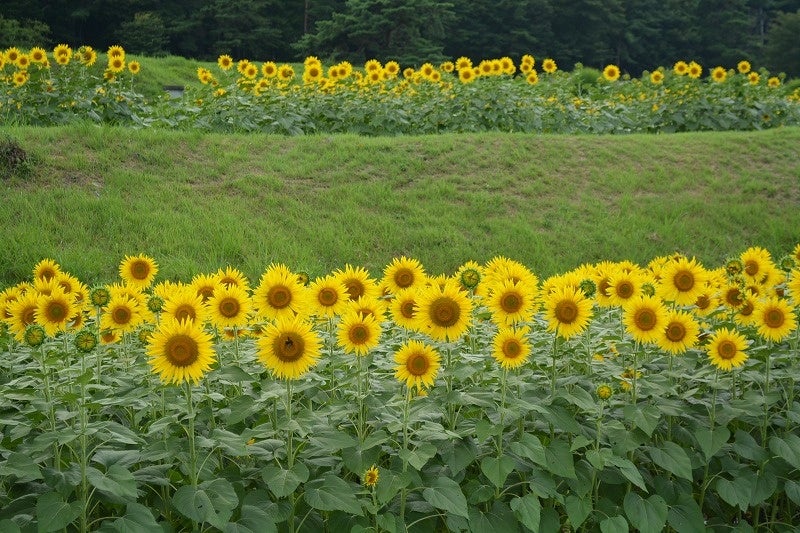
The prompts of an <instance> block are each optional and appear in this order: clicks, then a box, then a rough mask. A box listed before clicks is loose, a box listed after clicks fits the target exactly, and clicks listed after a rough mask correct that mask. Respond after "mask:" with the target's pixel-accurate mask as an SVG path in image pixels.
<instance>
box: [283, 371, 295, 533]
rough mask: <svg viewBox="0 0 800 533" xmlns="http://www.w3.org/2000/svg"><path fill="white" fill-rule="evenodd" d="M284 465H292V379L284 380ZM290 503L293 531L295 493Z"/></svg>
mask: <svg viewBox="0 0 800 533" xmlns="http://www.w3.org/2000/svg"><path fill="white" fill-rule="evenodd" d="M286 422H287V423H286V465H287V469H288V470H291V469H292V467H294V428H293V426H292V380H291V379H287V380H286ZM289 499H290V501H291V504H292V512H291V513H289V531H290V532H291V533H294V531H295V523H294V510H295V504H296V503H297V502H296V499H295V494H294V493H292V494H291V496H290V498H289Z"/></svg>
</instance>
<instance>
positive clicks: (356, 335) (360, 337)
mask: <svg viewBox="0 0 800 533" xmlns="http://www.w3.org/2000/svg"><path fill="white" fill-rule="evenodd" d="M348 333H349V338H350V342H352V343H353V344H364V343H365V342H367V341H368V340H369V329H368V328H367V327H366V326H365V325H363V324H356V325H354V326H353V327H351V328H350V331H349V332H348Z"/></svg>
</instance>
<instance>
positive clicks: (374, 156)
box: [0, 125, 800, 285]
mask: <svg viewBox="0 0 800 533" xmlns="http://www.w3.org/2000/svg"><path fill="white" fill-rule="evenodd" d="M3 135H6V136H9V137H10V138H13V139H15V140H16V141H18V143H19V145H20V146H21V147H23V148H24V149H25V150H26V152H27V153H28V154H29V155H30V156H31V161H32V162H31V163H30V164H29V171H28V172H27V173H22V172H18V173H16V174H15V175H13V176H11V177H10V178H7V179H5V180H3V181H1V182H0V191H2V194H1V195H0V196H2V208H1V209H0V235H1V237H2V238H1V239H0V241H2V244H3V253H2V254H0V285H10V284H14V283H17V282H19V281H21V280H23V279H28V278H29V277H30V273H31V269H32V267H33V265H34V264H35V263H36V262H38V261H39V260H40V259H42V258H45V257H49V258H53V259H54V260H56V261H57V262H58V263H59V264H61V265H62V267H63V268H64V270H66V271H68V272H70V273H72V274H74V275H76V276H78V277H79V278H80V279H82V280H84V281H85V282H87V283H92V282H107V281H111V280H113V279H115V277H116V268H117V265H118V264H119V261H120V260H121V259H122V258H123V257H124V256H125V255H126V254H135V253H147V254H150V255H151V256H153V257H154V258H155V259H156V260H157V261H158V263H159V266H160V269H161V273H160V275H159V278H161V279H181V280H188V279H190V278H191V277H192V276H193V275H194V274H196V273H200V272H211V271H215V270H216V269H217V268H219V267H224V266H227V265H232V266H235V267H237V268H240V269H242V270H243V271H244V273H245V274H246V275H248V276H249V277H250V278H251V279H258V277H259V276H260V275H261V273H262V272H263V271H264V269H265V268H266V266H267V265H269V264H270V263H271V262H282V263H285V264H287V265H288V266H290V267H291V268H292V269H295V270H305V271H307V272H308V273H309V274H311V275H312V277H313V276H316V275H320V274H324V273H327V272H329V271H330V270H333V269H335V268H340V267H343V266H344V265H345V264H346V263H351V264H356V265H361V266H364V267H366V268H368V269H369V270H371V271H372V272H374V273H376V274H378V273H380V272H381V270H382V269H383V267H384V266H385V265H386V264H387V263H388V262H390V261H391V259H392V258H393V257H395V256H399V255H407V256H413V257H415V258H417V259H419V260H420V261H422V263H423V264H424V265H425V267H426V268H427V270H428V271H429V272H432V273H441V272H444V273H450V272H452V271H453V270H455V269H456V268H457V267H458V266H459V265H461V264H462V263H463V262H465V261H467V260H470V259H473V260H477V261H486V260H488V259H490V258H492V257H494V256H496V255H504V256H507V257H510V258H513V259H516V260H519V261H521V262H523V263H525V264H526V265H528V266H529V267H530V268H532V269H533V270H534V271H535V272H536V273H537V274H540V275H544V276H546V275H550V274H554V273H559V272H563V271H565V270H567V269H570V268H573V267H575V266H578V265H579V264H581V263H584V262H595V261H599V260H606V259H608V260H621V259H630V260H633V261H636V262H640V263H646V262H647V261H649V260H650V259H652V258H653V257H655V256H657V255H663V254H670V253H672V252H674V251H680V252H683V253H685V254H687V255H691V256H696V257H697V258H698V259H700V260H701V261H703V262H704V263H707V264H708V265H709V266H717V265H719V264H720V262H721V261H723V260H724V259H725V257H727V256H728V255H732V254H738V253H740V252H741V251H742V250H744V249H745V248H747V247H748V246H751V245H759V246H764V247H766V248H767V249H769V250H770V251H772V252H773V254H775V255H778V256H779V255H782V254H783V253H786V252H788V251H789V250H791V248H792V247H793V246H794V245H795V244H796V243H797V242H798V241H800V231H798V229H797V228H800V209H798V206H800V160H798V159H797V157H796V154H795V151H796V148H797V146H799V145H800V129H797V128H790V129H776V130H769V131H758V132H732V133H700V134H674V135H660V136H647V135H631V136H591V137H590V136H541V135H522V134H494V133H488V134H475V135H440V136H419V137H412V136H409V137H392V138H363V137H356V136H305V137H299V138H287V137H278V136H268V135H253V134H249V135H221V134H200V133H193V132H172V131H159V130H148V131H142V130H132V129H123V128H113V127H98V126H94V125H76V126H69V127H61V128H8V127H6V128H0V136H3Z"/></svg>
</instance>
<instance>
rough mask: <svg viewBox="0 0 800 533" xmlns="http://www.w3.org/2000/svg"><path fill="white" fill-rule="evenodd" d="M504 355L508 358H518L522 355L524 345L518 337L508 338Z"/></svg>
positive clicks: (504, 347)
mask: <svg viewBox="0 0 800 533" xmlns="http://www.w3.org/2000/svg"><path fill="white" fill-rule="evenodd" d="M503 355H505V356H506V357H507V358H508V359H516V358H517V357H519V356H520V355H522V346H521V345H520V343H519V341H518V340H517V339H508V340H507V341H505V342H504V343H503Z"/></svg>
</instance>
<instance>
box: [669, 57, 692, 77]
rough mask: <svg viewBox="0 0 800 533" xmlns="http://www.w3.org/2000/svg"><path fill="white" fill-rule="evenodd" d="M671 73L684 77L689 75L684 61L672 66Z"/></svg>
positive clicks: (687, 66)
mask: <svg viewBox="0 0 800 533" xmlns="http://www.w3.org/2000/svg"><path fill="white" fill-rule="evenodd" d="M672 72H674V73H675V74H677V75H678V76H684V75H686V74H688V73H689V65H688V63H686V61H678V62H676V63H675V65H673V67H672Z"/></svg>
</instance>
